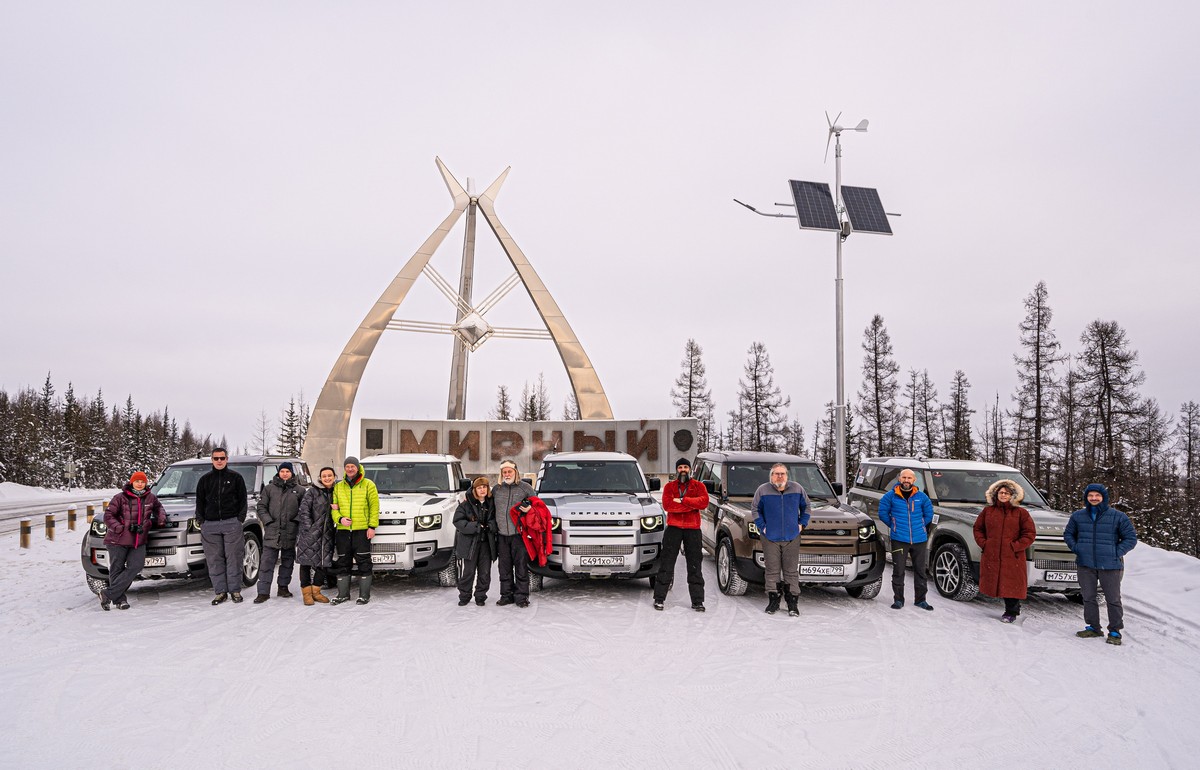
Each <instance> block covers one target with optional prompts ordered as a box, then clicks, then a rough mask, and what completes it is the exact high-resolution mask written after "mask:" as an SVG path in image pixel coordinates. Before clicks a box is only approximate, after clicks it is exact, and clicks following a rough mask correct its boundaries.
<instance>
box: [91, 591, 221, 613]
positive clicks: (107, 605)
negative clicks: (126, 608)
mask: <svg viewBox="0 0 1200 770" xmlns="http://www.w3.org/2000/svg"><path fill="white" fill-rule="evenodd" d="M96 596H99V597H100V609H102V610H104V611H105V612H108V610H109V608H110V607H111V606H112V602H110V601H109V600H108V599H105V598H104V591H100V592H99V593H98V594H96ZM213 604H216V602H213Z"/></svg>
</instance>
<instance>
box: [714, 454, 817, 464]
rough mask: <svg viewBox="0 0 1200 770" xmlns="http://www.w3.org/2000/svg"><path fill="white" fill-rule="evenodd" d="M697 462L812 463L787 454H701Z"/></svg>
mask: <svg viewBox="0 0 1200 770" xmlns="http://www.w3.org/2000/svg"><path fill="white" fill-rule="evenodd" d="M696 459H697V460H728V461H732V462H743V463H754V462H776V463H785V462H793V463H812V462H815V461H814V460H810V459H809V458H807V457H801V456H800V455H791V454H787V453H785V452H701V453H700V454H698V455H696Z"/></svg>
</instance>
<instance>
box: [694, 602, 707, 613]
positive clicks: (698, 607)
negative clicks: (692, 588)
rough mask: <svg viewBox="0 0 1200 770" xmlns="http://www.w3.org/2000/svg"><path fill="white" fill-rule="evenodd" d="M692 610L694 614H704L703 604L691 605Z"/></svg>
mask: <svg viewBox="0 0 1200 770" xmlns="http://www.w3.org/2000/svg"><path fill="white" fill-rule="evenodd" d="M692 609H693V610H695V611H696V612H704V602H700V603H699V604H693V605H692Z"/></svg>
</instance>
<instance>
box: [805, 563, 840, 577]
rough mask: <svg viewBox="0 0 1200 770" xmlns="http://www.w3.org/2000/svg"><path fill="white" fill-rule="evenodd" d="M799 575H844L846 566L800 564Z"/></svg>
mask: <svg viewBox="0 0 1200 770" xmlns="http://www.w3.org/2000/svg"><path fill="white" fill-rule="evenodd" d="M800 574H801V575H845V574H846V568H845V567H844V566H842V565H841V564H801V565H800Z"/></svg>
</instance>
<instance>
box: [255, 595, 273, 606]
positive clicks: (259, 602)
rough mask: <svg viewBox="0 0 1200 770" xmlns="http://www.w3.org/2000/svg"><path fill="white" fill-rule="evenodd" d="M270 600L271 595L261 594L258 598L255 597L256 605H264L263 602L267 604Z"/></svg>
mask: <svg viewBox="0 0 1200 770" xmlns="http://www.w3.org/2000/svg"><path fill="white" fill-rule="evenodd" d="M270 598H271V595H270V594H259V595H258V596H256V597H254V603H255V604H262V603H263V602H265V601H266V600H267V599H270Z"/></svg>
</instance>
